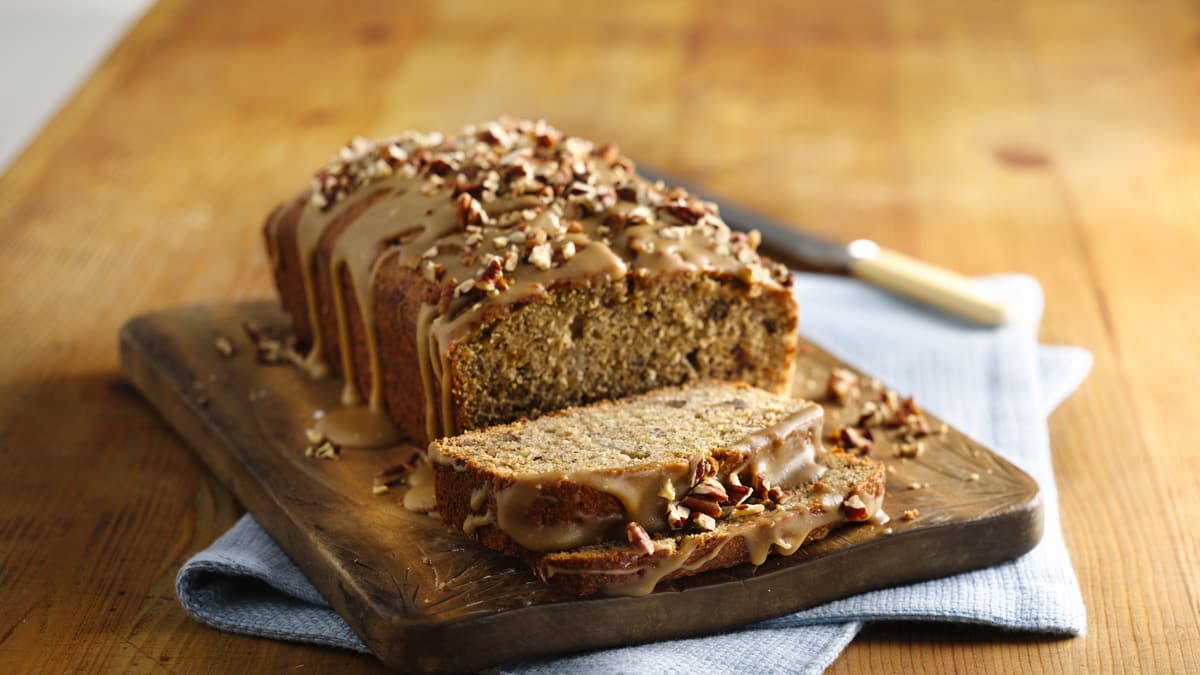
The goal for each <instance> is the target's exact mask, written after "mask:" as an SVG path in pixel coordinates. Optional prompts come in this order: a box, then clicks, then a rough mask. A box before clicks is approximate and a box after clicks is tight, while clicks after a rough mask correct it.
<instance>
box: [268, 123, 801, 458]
mask: <svg viewBox="0 0 1200 675" xmlns="http://www.w3.org/2000/svg"><path fill="white" fill-rule="evenodd" d="M301 198H303V199H305V203H304V206H303V207H302V208H303V210H302V211H301V213H300V218H299V223H298V226H297V236H296V246H297V249H298V251H297V252H298V254H299V260H300V262H301V268H302V276H303V282H304V295H305V305H306V307H307V314H308V323H309V328H310V331H311V334H312V344H311V348H310V350H309V352H308V354H307V355H306V358H305V366H306V367H307V370H308V371H309V372H310V373H311V374H312V375H313V376H314V377H322V376H324V375H325V374H326V373H327V372H328V370H329V367H328V364H327V363H326V362H325V359H324V356H323V354H324V345H323V344H322V338H321V330H320V325H319V321H320V317H319V313H318V311H317V289H316V288H315V286H316V283H317V279H316V275H315V256H316V255H317V248H318V244H319V242H320V241H321V239H322V236H323V235H324V234H325V233H326V231H327V230H328V228H329V227H330V226H331V225H332V224H333V223H335V222H337V221H338V219H339V218H340V217H342V216H343V215H345V213H346V211H347V210H348V209H350V208H352V207H353V206H354V205H355V204H358V203H360V202H362V201H363V200H372V201H371V203H370V204H369V205H367V206H366V208H365V209H363V208H361V207H360V212H359V213H358V214H357V216H356V217H354V218H353V219H352V220H351V221H350V222H349V223H348V224H346V225H345V227H344V229H343V230H342V231H341V232H340V234H338V235H337V237H336V239H335V240H334V241H333V244H332V253H331V263H332V264H331V266H330V268H331V274H330V278H329V283H330V284H331V285H332V288H331V289H330V290H331V291H332V298H333V305H334V307H333V309H334V313H335V315H336V319H337V335H338V341H339V344H338V349H339V352H340V354H339V355H340V360H341V363H342V366H343V372H342V375H343V377H344V378H345V385H344V388H343V396H342V400H343V403H344V404H345V405H346V406H348V407H349V408H351V409H352V408H354V407H365V408H367V410H369V411H370V412H371V413H372V415H366V416H365V415H362V414H356V415H354V416H353V418H351V417H349V416H344V415H341V414H339V413H340V411H332V412H331V413H329V414H328V415H327V416H326V417H325V418H324V420H322V422H323V426H324V427H325V428H324V431H325V432H326V434H327V435H328V436H330V437H331V438H332V439H333V440H335V442H336V441H337V437H338V436H343V437H349V436H353V437H354V438H357V439H360V441H358V442H361V439H362V438H363V437H372V438H375V439H376V441H374V442H373V444H378V445H387V444H391V443H394V442H395V441H396V440H398V438H399V436H398V433H396V432H395V429H394V427H393V426H392V425H391V423H390V422H389V421H388V420H387V417H386V415H385V414H384V410H383V401H382V398H383V386H382V373H381V369H380V367H379V353H378V352H379V345H378V334H377V328H376V323H375V309H374V302H373V294H372V289H373V287H374V281H375V278H376V275H377V274H378V273H379V271H380V269H382V267H383V265H401V266H404V267H406V268H408V269H412V270H414V271H416V272H419V273H420V274H421V275H422V276H423V277H424V279H425V281H426V283H428V284H430V286H431V287H433V288H434V289H436V296H437V297H438V298H439V301H438V302H437V303H436V304H434V303H426V304H425V305H424V306H423V307H422V308H421V311H420V314H419V316H418V317H417V326H418V330H417V333H418V334H417V344H418V351H419V358H420V360H421V364H420V372H421V378H420V379H421V386H422V389H423V391H424V396H425V417H426V432H427V435H428V437H429V439H430V440H433V439H435V438H439V437H441V436H447V435H451V434H453V433H455V432H456V431H457V429H456V422H455V416H454V414H453V413H454V403H455V400H454V396H453V390H454V388H453V383H452V382H448V381H447V380H448V378H449V375H448V373H449V364H448V363H447V357H448V348H449V346H450V345H451V344H452V343H453V342H454V341H455V340H458V339H460V338H461V337H462V336H464V335H466V334H467V333H468V332H469V331H471V330H472V329H473V328H474V327H475V326H476V325H477V324H478V323H480V322H481V321H482V320H483V317H484V315H485V313H486V311H487V310H488V309H489V308H491V307H493V306H497V305H505V304H512V303H521V302H527V301H529V300H531V299H538V298H543V297H546V296H547V295H548V293H549V292H550V290H551V289H552V288H554V287H555V286H557V285H559V284H563V283H567V282H572V281H577V282H583V283H589V282H599V281H603V280H615V279H621V278H624V277H625V276H626V275H628V274H634V275H645V274H650V273H652V272H659V271H665V272H671V271H678V272H685V273H698V272H708V273H720V274H728V275H733V276H737V277H739V278H741V279H743V280H745V281H746V282H748V283H749V284H750V285H751V288H752V289H758V290H760V291H761V289H762V288H782V287H784V286H786V285H787V284H788V283H790V277H789V276H788V274H787V270H786V268H783V267H782V266H779V265H775V264H774V263H769V262H768V261H764V260H762V259H761V258H759V256H758V254H757V252H756V249H757V246H758V237H757V233H750V234H749V235H746V234H743V233H740V232H732V231H731V230H730V229H729V227H728V226H727V225H726V224H725V223H724V222H723V221H722V220H721V219H720V216H719V215H718V213H717V211H716V207H715V205H713V204H709V203H707V202H702V201H700V200H698V199H696V198H695V197H694V196H692V195H690V194H688V193H686V192H685V191H683V190H681V189H678V188H676V189H667V188H666V187H665V186H663V185H661V184H649V183H647V182H646V181H644V180H642V179H640V178H638V177H637V176H636V175H635V174H634V167H633V163H632V162H631V161H630V160H629V159H628V158H626V157H623V156H621V155H620V153H619V151H618V150H617V149H616V148H615V146H611V145H605V146H596V145H594V144H593V143H591V142H590V141H586V140H584V139H581V138H577V137H572V136H567V135H564V134H562V133H561V132H559V131H558V130H556V129H554V128H553V127H550V126H549V125H547V124H546V123H545V122H543V121H537V122H531V121H525V120H510V119H501V120H499V121H496V122H489V123H486V124H482V125H479V126H469V127H467V128H466V129H465V130H464V131H463V133H462V134H461V135H458V136H453V137H443V136H442V135H441V134H437V133H433V134H420V133H414V132H408V133H405V134H402V135H400V136H397V137H395V138H392V139H390V140H385V141H379V142H372V141H367V140H364V139H355V140H354V141H352V142H351V143H350V144H349V145H348V146H346V147H345V148H343V149H342V150H341V152H340V154H339V156H338V157H337V158H336V159H335V160H333V161H331V162H330V163H329V164H328V165H326V167H325V168H324V169H322V170H321V171H320V172H318V173H317V175H316V177H315V178H314V180H313V185H312V187H311V188H310V189H309V190H308V191H307V192H306V193H305V194H304V195H302V196H301ZM283 210H284V209H277V210H276V212H275V213H273V214H272V216H271V217H270V219H269V220H268V226H267V237H268V250H269V252H270V254H271V256H272V260H273V261H275V263H276V264H278V263H277V261H278V258H279V248H280V242H279V240H278V234H277V231H278V227H277V221H278V218H279V215H278V214H279V213H280V212H282V211H283ZM343 271H344V272H345V273H346V275H345V276H347V277H348V278H349V281H350V284H349V285H350V292H352V293H353V294H354V299H355V300H356V301H357V304H358V309H359V312H360V314H361V320H362V328H363V334H364V335H365V343H366V350H367V356H368V362H367V364H366V367H367V368H369V370H370V372H369V382H370V386H369V388H368V390H367V391H365V392H360V391H359V389H358V378H357V377H356V375H357V373H356V371H355V368H356V364H355V359H354V353H353V350H354V344H353V340H352V337H353V333H352V331H351V330H350V325H349V323H350V317H349V313H348V311H347V304H348V303H347V299H346V297H345V296H344V293H345V289H344V288H343V285H342V283H341V281H342V279H343ZM364 399H365V400H364ZM364 404H365V406H364ZM343 418H344V419H343ZM370 420H374V421H370ZM363 424H367V425H368V426H370V427H371V429H369V430H368V433H363V430H362V429H361V428H358V427H361V425H363ZM342 426H351V427H356V428H355V429H352V430H351V429H343V428H340V427H342ZM389 429H390V431H389ZM348 431H353V433H347V432H348Z"/></svg>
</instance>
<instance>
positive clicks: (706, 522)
mask: <svg viewBox="0 0 1200 675" xmlns="http://www.w3.org/2000/svg"><path fill="white" fill-rule="evenodd" d="M692 524H693V525H695V526H696V527H698V528H700V529H701V530H705V531H708V532H712V531H713V530H715V529H717V520H716V518H715V517H713V516H710V515H708V514H707V513H693V514H692Z"/></svg>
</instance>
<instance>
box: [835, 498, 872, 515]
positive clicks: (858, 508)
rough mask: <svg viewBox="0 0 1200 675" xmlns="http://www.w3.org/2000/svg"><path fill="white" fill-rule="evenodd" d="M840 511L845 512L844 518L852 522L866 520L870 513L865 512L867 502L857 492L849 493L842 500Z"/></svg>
mask: <svg viewBox="0 0 1200 675" xmlns="http://www.w3.org/2000/svg"><path fill="white" fill-rule="evenodd" d="M842 513H844V514H846V519H847V520H850V521H854V522H858V521H863V520H868V519H869V518H870V517H871V514H870V513H868V512H867V504H866V502H864V501H863V500H862V497H859V496H858V495H857V494H853V495H850V497H849V498H847V499H846V501H844V502H842Z"/></svg>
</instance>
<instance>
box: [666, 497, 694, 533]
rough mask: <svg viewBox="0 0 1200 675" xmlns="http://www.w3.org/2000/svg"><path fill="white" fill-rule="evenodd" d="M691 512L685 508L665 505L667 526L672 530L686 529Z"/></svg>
mask: <svg viewBox="0 0 1200 675" xmlns="http://www.w3.org/2000/svg"><path fill="white" fill-rule="evenodd" d="M691 515H692V510H691V509H689V508H688V507H686V506H683V505H680V504H675V503H671V504H668V505H667V525H668V526H669V527H670V528H671V529H672V530H682V529H683V528H685V527H687V524H688V519H689V518H690V517H691Z"/></svg>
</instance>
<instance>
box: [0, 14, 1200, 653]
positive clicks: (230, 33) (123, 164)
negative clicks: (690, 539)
mask: <svg viewBox="0 0 1200 675" xmlns="http://www.w3.org/2000/svg"><path fill="white" fill-rule="evenodd" d="M571 4H572V7H573V9H572V10H571V11H570V12H569V13H565V12H564V13H555V12H552V11H550V10H549V9H548V8H546V7H543V6H541V4H540V3H527V4H523V5H516V4H512V3H486V2H474V3H437V4H436V5H430V6H421V7H411V8H406V9H403V10H399V9H397V8H395V7H394V6H393V4H392V3H386V2H379V3H374V4H362V3H347V2H325V3H294V2H283V1H279V2H273V3H270V2H256V3H242V2H234V1H233V0H223V1H220V2H217V1H214V0H204V1H196V0H193V1H183V0H179V1H176V0H169V1H167V2H163V3H162V4H160V5H158V6H157V7H155V8H154V9H153V10H152V11H151V12H150V13H149V14H148V15H147V16H146V17H145V18H144V19H142V20H141V22H140V23H138V24H137V26H136V28H134V30H133V31H132V32H131V33H130V34H129V35H128V36H127V37H126V38H125V39H124V41H123V42H122V43H121V44H120V46H119V47H117V49H116V50H115V51H114V52H113V53H112V54H111V55H110V56H109V58H108V59H107V60H106V61H105V63H104V64H103V66H102V67H101V68H100V69H99V70H98V71H97V72H96V73H95V74H94V75H93V76H92V77H91V79H90V80H88V82H87V83H86V84H85V85H84V86H83V87H82V89H81V90H80V91H79V92H78V94H77V95H76V96H75V97H74V98H73V99H72V100H71V101H70V103H68V104H67V106H66V107H65V108H64V109H63V110H62V111H61V112H60V113H59V114H58V115H57V116H56V117H55V118H54V120H53V121H52V122H51V123H50V124H49V126H48V127H47V128H46V129H45V130H44V131H43V132H42V134H41V135H40V136H39V137H38V138H37V140H36V141H35V142H34V143H33V144H32V146H31V147H29V149H28V150H27V151H26V152H25V153H24V155H23V156H22V157H21V158H20V159H19V160H18V161H17V162H16V163H15V165H14V166H13V167H12V169H11V170H9V172H8V173H7V174H5V175H4V176H3V178H0V289H3V294H2V295H0V319H2V320H0V349H2V353H3V358H2V359H0V486H2V490H0V663H4V664H5V668H4V669H6V670H7V669H9V668H11V669H12V670H13V671H16V672H25V671H29V670H35V669H36V668H37V667H44V668H46V669H47V670H49V671H53V672H58V671H64V670H73V669H77V668H81V669H87V670H127V669H128V670H145V671H150V670H155V669H158V668H161V669H164V670H171V671H175V670H179V671H210V670H221V671H223V670H232V669H238V670H242V671H246V672H259V671H277V670H284V669H287V668H298V667H301V666H303V667H305V668H306V669H314V668H315V669H316V670H317V671H318V672H322V671H326V670H331V669H334V668H337V669H339V670H346V671H348V670H352V669H355V668H357V669H361V670H371V669H373V668H376V667H377V666H376V665H375V663H374V662H373V661H372V660H371V659H370V658H367V657H359V656H354V655H350V654H347V653H345V652H340V651H335V650H330V649H321V648H316V647H304V646H297V645H291V644H284V643H279V642H272V641H268V640H258V639H251V638H245V637H237V636H231V635H226V634H223V633H219V632H216V631H214V630H211V629H207V628H203V627H201V626H200V625H199V624H196V623H194V622H193V621H192V620H191V619H189V618H188V617H187V616H186V615H185V614H184V612H183V610H182V609H181V608H180V607H179V605H178V603H177V602H176V600H175V598H174V595H173V588H172V587H173V582H174V577H175V572H176V570H177V569H178V568H179V565H180V564H181V563H182V562H183V561H184V560H185V559H186V558H187V557H188V556H189V555H191V554H192V553H193V552H195V551H196V550H198V549H200V548H202V547H204V546H206V545H207V544H209V543H210V542H211V541H212V540H213V539H214V538H215V537H216V536H218V535H219V534H220V533H221V532H223V531H224V530H225V529H226V528H227V527H229V526H230V524H232V523H233V521H234V520H235V519H236V518H237V517H238V515H239V512H240V510H239V507H238V505H237V504H236V503H235V502H234V500H233V499H232V498H231V497H230V495H229V493H228V492H227V491H226V490H225V489H224V488H223V487H221V486H220V485H219V484H217V483H216V482H215V481H214V480H213V478H212V477H211V476H210V475H209V474H208V473H207V472H206V471H205V470H204V469H203V467H202V466H201V465H200V464H199V462H198V461H197V460H196V459H195V458H194V457H193V456H192V455H191V453H190V452H189V451H188V450H187V449H186V448H185V447H184V446H183V445H182V444H181V443H180V442H179V440H178V439H176V437H175V436H174V435H173V434H172V432H171V430H170V429H169V428H168V427H167V426H166V425H165V424H164V423H163V422H162V421H161V420H160V419H159V418H158V417H157V416H155V414H154V413H153V412H152V411H151V410H150V409H149V408H148V407H147V406H146V405H145V404H144V403H143V402H142V401H141V400H140V399H139V398H138V396H137V395H135V394H134V393H133V392H132V391H131V389H130V388H129V386H127V385H126V384H125V383H123V382H122V381H121V379H120V378H119V377H118V375H117V365H116V362H117V351H116V334H117V329H118V327H119V326H120V324H121V323H122V322H123V321H125V319H127V318H128V317H130V316H131V315H133V314H135V313H138V312H141V311H144V310H148V309H152V308H158V307H165V306H169V305H174V304H177V303H184V302H197V301H210V300H221V299H238V298H249V297H259V296H264V295H267V294H269V293H270V289H269V284H268V275H267V267H266V259H265V256H264V255H263V254H262V252H261V250H260V248H261V247H260V241H259V233H258V225H259V223H260V222H261V219H262V218H263V216H264V215H265V214H266V212H267V210H268V209H269V208H270V207H271V206H272V205H273V204H274V203H275V201H276V200H278V199H280V198H282V197H283V196H285V195H289V194H291V193H292V192H293V191H294V190H296V189H297V188H298V187H299V186H301V185H303V184H304V182H305V181H306V180H307V176H308V175H309V173H310V172H311V171H312V170H313V169H314V168H315V167H317V166H318V165H320V164H321V163H322V162H324V160H325V159H326V158H327V157H328V156H329V155H330V154H331V152H332V151H333V150H334V149H335V148H336V147H337V146H338V145H339V144H340V143H342V142H343V141H345V140H346V139H347V138H349V137H350V136H351V135H353V134H356V133H362V134H366V135H386V134H388V133H390V132H393V131H396V130H400V129H404V128H409V127H416V128H429V129H442V130H448V131H449V130H455V129H457V128H459V127H460V126H462V125H463V124H464V123H467V122H469V121H478V120H482V119H486V118H489V117H492V116H494V115H496V114H498V113H502V112H508V113H512V114H515V115H524V116H545V117H547V118H549V119H550V120H552V121H554V122H555V123H556V124H558V125H560V126H562V127H564V128H565V129H567V130H570V131H572V132H574V133H579V134H583V135H587V136H592V137H596V138H600V139H614V140H618V141H619V142H621V144H622V145H623V147H624V148H625V149H626V150H627V151H628V152H629V153H630V154H633V155H635V156H637V157H639V158H642V159H643V160H644V161H646V162H647V163H650V164H653V165H656V166H659V167H662V168H664V169H667V170H669V171H672V172H675V173H677V174H678V175H680V176H682V177H686V178H689V179H692V180H695V181H697V182H701V183H704V184H706V185H709V186H711V187H712V188H713V189H714V190H716V191H719V192H722V193H726V194H731V195H737V196H738V197H739V198H740V199H741V200H742V201H743V202H746V203H747V204H749V205H751V206H754V207H757V208H759V209H761V210H763V211H766V212H769V213H772V214H775V215H778V216H780V217H782V218H786V219H788V220H789V221H791V222H796V223H804V224H805V225H806V226H807V227H809V228H812V229H814V230H820V231H824V232H826V233H828V234H831V235H835V236H839V237H852V236H866V237H873V238H875V239H877V240H879V241H880V242H881V243H884V244H886V245H889V246H892V247H895V248H897V249H900V250H903V251H906V252H909V253H912V254H915V255H918V256H921V257H923V258H926V259H929V260H932V261H934V262H938V263H941V264H945V265H948V266H952V267H954V268H957V269H959V270H961V271H963V272H967V273H971V274H983V273H992V272H1008V271H1022V272H1027V273H1029V274H1033V275H1036V276H1037V277H1038V278H1039V279H1040V280H1041V282H1042V284H1043V285H1044V287H1045V292H1046V317H1045V321H1044V324H1043V329H1042V336H1043V338H1044V339H1045V340H1046V341H1049V342H1063V343H1070V344H1078V345H1083V346H1086V347H1087V348H1089V349H1091V350H1092V352H1093V354H1094V355H1095V359H1096V364H1095V369H1094V371H1093V373H1092V376H1091V378H1090V379H1089V380H1088V382H1087V383H1086V384H1085V385H1084V386H1083V388H1082V389H1081V390H1080V391H1079V393H1077V394H1076V395H1075V396H1074V397H1073V398H1072V399H1071V400H1070V401H1068V402H1067V403H1066V404H1065V405H1064V406H1063V407H1062V409H1060V410H1059V411H1058V412H1057V413H1055V415H1054V417H1053V418H1052V419H1051V441H1052V444H1053V448H1054V462H1055V467H1056V469H1057V473H1058V480H1059V485H1060V489H1061V492H1062V506H1063V521H1064V526H1065V528H1066V536H1067V542H1068V545H1069V546H1070V550H1071V553H1072V556H1073V560H1074V563H1075V567H1076V570H1077V571H1078V573H1079V578H1080V582H1081V584H1082V586H1083V591H1084V597H1085V598H1086V601H1087V606H1088V620H1089V626H1088V634H1087V636H1086V637H1083V638H1079V639H1073V640H1048V639H1041V638H1036V637H1029V636H1024V635H1011V634H1004V633H1001V632H999V631H995V630H990V629H978V628H964V627H945V626H940V625H906V624H900V625H879V626H871V627H869V628H868V629H867V630H866V631H865V632H864V633H863V635H862V636H861V637H860V638H859V639H858V640H856V641H855V642H854V643H853V644H852V645H851V646H850V648H849V649H848V650H847V651H846V653H845V654H844V655H843V657H842V658H841V659H840V660H839V661H838V662H837V663H836V664H835V666H834V668H833V670H834V671H837V672H899V671H906V672H934V671H943V672H944V671H947V670H951V669H957V670H962V671H965V670H975V669H983V670H989V671H1012V670H1021V671H1032V670H1043V669H1045V670H1055V671H1088V672H1092V671H1101V670H1121V671H1127V672H1128V671H1142V672H1167V671H1174V672H1184V671H1196V670H1200V656H1198V653H1200V635H1198V631H1197V625H1198V623H1200V535H1198V532H1200V529H1198V528H1197V526H1196V523H1197V522H1198V521H1200V450H1197V448H1196V446H1195V444H1194V441H1193V440H1192V438H1191V437H1190V436H1188V435H1187V429H1189V428H1190V427H1191V422H1193V418H1194V417H1195V415H1196V414H1197V411H1198V409H1200V366H1198V365H1197V354H1196V346H1197V345H1198V344H1200V319H1198V318H1197V316H1198V315H1197V312H1196V307H1197V305H1198V304H1200V262H1198V261H1200V96H1198V91H1200V7H1198V6H1197V5H1196V4H1195V3H1191V2H1183V1H1181V2H1154V3H1150V2H1142V3H1128V4H1119V3H1113V2H1093V1H1091V0H1088V1H1081V2H1063V3H1043V2H1032V1H1031V2H1027V3H1010V2H1003V3H969V4H968V3H957V2H945V3H937V4H931V3H925V2H917V1H913V2H888V3H880V2H874V1H869V2H852V3H845V2H837V3H833V2H830V3H826V4H825V5H824V6H815V5H813V4H812V3H785V2H783V3H777V4H773V5H772V6H766V5H762V6H759V5H754V4H752V3H751V4H746V3H742V4H741V6H740V11H738V12H736V13H730V12H729V10H723V9H721V8H720V7H718V6H716V5H714V6H711V7H706V6H704V5H701V4H697V3H689V2H680V3H648V2H630V3H622V2H616V1H614V0H608V1H605V2H597V3H591V4H586V5H583V4H582V3H571ZM576 5H579V6H576ZM30 67H36V64H30Z"/></svg>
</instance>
